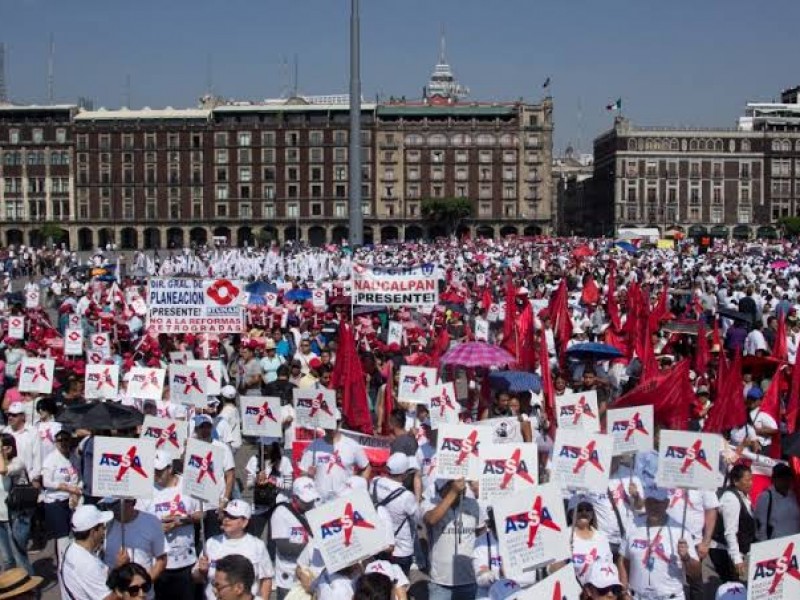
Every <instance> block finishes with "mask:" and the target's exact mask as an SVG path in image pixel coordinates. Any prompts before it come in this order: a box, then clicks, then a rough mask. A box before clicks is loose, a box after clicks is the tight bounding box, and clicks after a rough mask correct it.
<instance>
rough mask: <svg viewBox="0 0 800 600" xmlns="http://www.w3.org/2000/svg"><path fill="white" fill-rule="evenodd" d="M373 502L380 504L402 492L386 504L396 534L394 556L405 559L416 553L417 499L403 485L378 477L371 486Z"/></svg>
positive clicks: (391, 525)
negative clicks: (400, 491) (398, 491)
mask: <svg viewBox="0 0 800 600" xmlns="http://www.w3.org/2000/svg"><path fill="white" fill-rule="evenodd" d="M369 490H370V495H371V496H372V499H373V501H375V502H376V503H380V502H381V501H383V500H385V499H386V498H388V497H389V496H390V495H392V494H396V493H397V492H396V490H402V493H401V494H399V495H398V496H397V497H396V498H393V499H392V500H391V502H388V503H386V504H384V505H383V506H384V507H385V508H386V511H387V512H388V513H389V518H390V520H391V522H390V527H391V528H392V532H393V533H394V551H393V552H392V556H396V557H401V558H402V557H405V556H411V555H412V554H413V553H414V535H413V532H414V531H416V529H417V525H416V523H417V519H416V516H417V511H418V505H417V499H416V497H415V496H414V494H412V493H411V492H409V491H408V490H407V489H405V488H404V487H403V485H402V484H401V483H399V482H397V481H394V480H393V479H389V478H388V477H376V478H375V479H373V480H372V482H371V483H370V486H369Z"/></svg>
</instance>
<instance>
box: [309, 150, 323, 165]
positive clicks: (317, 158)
mask: <svg viewBox="0 0 800 600" xmlns="http://www.w3.org/2000/svg"><path fill="white" fill-rule="evenodd" d="M324 156H325V155H324V153H323V151H322V148H311V150H310V151H309V153H308V160H309V162H312V163H321V162H322V161H323V160H324Z"/></svg>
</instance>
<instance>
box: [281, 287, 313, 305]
mask: <svg viewBox="0 0 800 600" xmlns="http://www.w3.org/2000/svg"><path fill="white" fill-rule="evenodd" d="M283 297H284V298H285V299H286V300H289V301H290V302H305V301H306V300H308V299H309V298H311V290H289V291H288V292H286V294H284V296H283Z"/></svg>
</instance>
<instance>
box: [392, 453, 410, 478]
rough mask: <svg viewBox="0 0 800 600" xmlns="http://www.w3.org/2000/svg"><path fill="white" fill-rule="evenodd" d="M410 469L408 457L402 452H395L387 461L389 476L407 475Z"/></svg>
mask: <svg viewBox="0 0 800 600" xmlns="http://www.w3.org/2000/svg"><path fill="white" fill-rule="evenodd" d="M410 468H411V466H410V464H409V461H408V456H406V455H405V454H403V453H402V452H395V453H394V454H392V455H391V456H390V457H389V460H387V461H386V470H387V471H388V472H389V475H405V474H406V473H407V472H408V470H409V469H410Z"/></svg>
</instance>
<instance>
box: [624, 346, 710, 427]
mask: <svg viewBox="0 0 800 600" xmlns="http://www.w3.org/2000/svg"><path fill="white" fill-rule="evenodd" d="M696 401H697V397H696V396H695V394H694V390H692V384H691V383H690V381H689V361H688V360H682V361H681V362H679V363H678V364H677V365H675V366H674V367H672V369H670V370H669V371H667V372H665V373H660V374H659V375H656V376H655V377H653V378H652V379H650V380H649V381H647V382H645V383H642V384H639V385H637V386H636V387H635V388H633V389H632V390H631V391H630V392H628V393H627V394H625V395H624V396H622V397H621V398H619V399H618V400H617V401H616V402H614V404H613V405H612V408H626V407H629V406H643V405H647V404H652V405H653V413H654V420H655V422H656V423H658V424H659V425H661V426H662V427H664V428H665V429H675V430H686V429H687V428H688V425H689V416H690V408H691V405H692V403H694V402H696Z"/></svg>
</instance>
